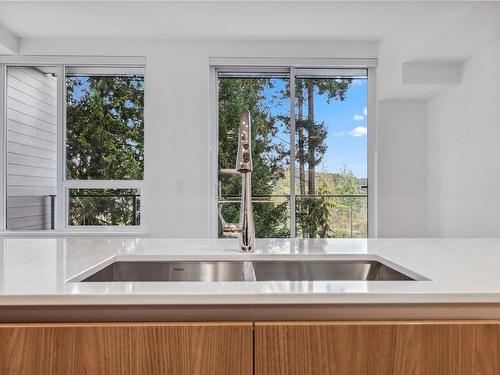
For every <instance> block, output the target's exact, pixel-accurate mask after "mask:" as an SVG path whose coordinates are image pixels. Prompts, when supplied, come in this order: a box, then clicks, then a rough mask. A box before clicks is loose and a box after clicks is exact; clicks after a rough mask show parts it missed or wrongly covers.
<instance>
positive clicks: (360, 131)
mask: <svg viewBox="0 0 500 375" xmlns="http://www.w3.org/2000/svg"><path fill="white" fill-rule="evenodd" d="M349 134H350V135H352V136H353V137H365V136H366V135H367V134H368V129H367V128H365V127H364V126H356V127H355V128H354V129H352V130H351V131H350V132H349Z"/></svg>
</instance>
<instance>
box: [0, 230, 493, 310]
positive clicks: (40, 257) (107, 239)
mask: <svg viewBox="0 0 500 375" xmlns="http://www.w3.org/2000/svg"><path fill="white" fill-rule="evenodd" d="M256 247H257V251H256V252H255V253H253V254H243V253H240V252H238V251H236V250H235V249H236V248H237V241H236V240H232V239H231V240H225V239H224V240H183V239H182V240H181V239H151V238H140V239H136V238H131V237H117V236H94V237H89V236H68V237H59V238H47V237H43V238H12V237H1V236H0V305H113V304H127V305H130V304H141V305H142V304H157V305H164V304H167V305H168V304H188V305H189V304H350V303H356V304H357V303H367V304H373V303H500V239H368V240H366V239H319V240H281V239H270V240H258V241H257V246H256ZM298 257H300V258H303V259H367V258H368V259H373V260H381V261H382V262H383V263H386V264H388V265H389V266H391V267H393V268H395V269H397V270H402V271H403V273H407V274H409V275H410V276H411V275H412V272H413V273H415V274H418V275H421V276H423V277H424V278H427V279H428V280H424V281H301V282H297V281H286V282H285V281H260V282H249V281H245V282H205V283H198V282H113V283H111V282H109V283H108V282H99V283H96V282H92V283H90V282H88V283H80V282H71V281H69V280H72V279H75V278H76V279H81V278H83V277H85V276H87V275H90V274H92V273H93V272H95V271H97V270H99V269H101V268H103V267H105V266H106V265H108V264H111V263H112V262H114V261H116V260H156V259H157V260H170V259H172V260H174V259H176V260H194V259H203V260H240V259H245V260H250V259H273V260H280V259H297V258H298ZM408 271H410V272H408Z"/></svg>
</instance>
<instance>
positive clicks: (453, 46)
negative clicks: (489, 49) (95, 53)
mask: <svg viewBox="0 0 500 375" xmlns="http://www.w3.org/2000/svg"><path fill="white" fill-rule="evenodd" d="M0 26H3V27H4V29H7V30H9V31H10V32H11V33H12V34H14V35H16V36H18V37H19V38H124V39H131V38H141V39H144V38H147V39H149V38H153V39H217V40H237V39H239V40H245V39H254V40H332V41H371V42H378V44H379V64H380V65H379V66H380V69H379V71H380V72H381V73H382V74H384V77H385V79H384V81H383V82H380V81H379V86H381V88H382V91H383V92H384V94H385V96H387V97H391V96H413V97H414V96H422V97H425V96H429V95H432V94H434V93H435V92H437V91H436V90H441V89H442V88H440V87H437V86H436V87H432V86H426V85H419V86H415V85H413V86H411V85H410V86H408V85H407V86H405V85H402V84H401V64H402V63H404V62H407V61H419V60H425V61H432V60H436V61H437V60H439V61H443V60H445V61H450V60H451V61H461V60H464V59H465V58H467V57H468V56H469V55H470V54H472V53H474V52H475V51H476V50H478V49H479V48H481V47H483V46H485V45H486V44H488V43H491V42H492V41H494V40H497V39H499V38H500V2H481V1H471V2H467V1H456V2H449V1H448V2H435V1H415V2H410V1H389V2H376V1H365V2H359V1H350V2H339V1H332V0H325V1H281V0H269V1H260V2H256V1H254V2H247V1H216V2H209V1H198V2H192V1H189V0H183V1H175V2H173V1H165V0H163V1H152V2H139V1H118V0H115V1H106V2H103V1H86V2H78V1H74V0H66V1H58V2H47V1H41V0H39V1H32V2H26V1H3V0H0ZM0 31H1V29H0ZM0 36H1V35H0ZM0 53H1V52H0ZM384 85H386V86H387V87H384Z"/></svg>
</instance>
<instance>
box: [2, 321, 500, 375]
mask: <svg viewBox="0 0 500 375" xmlns="http://www.w3.org/2000/svg"><path fill="white" fill-rule="evenodd" d="M254 366H255V368H254ZM254 371H255V374H256V375H499V374H500V322H498V321H443V322H441V321H411V322H410V321H407V322H395V321H387V322H354V321H353V322H256V323H252V322H241V323H120V324H118V323H103V324H95V323H86V324H62V323H60V324H59V323H58V324H0V374H1V375H59V374H60V375H70V374H71V375H79V374H86V375H115V374H119V375H128V374H130V375H184V374H186V375H187V374H189V375H198V374H200V375H226V374H228V375H251V374H254Z"/></svg>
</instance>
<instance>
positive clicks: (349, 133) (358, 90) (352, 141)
mask: <svg viewBox="0 0 500 375" xmlns="http://www.w3.org/2000/svg"><path fill="white" fill-rule="evenodd" d="M272 83H273V85H274V87H273V88H272V89H266V90H264V92H263V94H264V96H265V97H266V99H265V100H264V102H266V104H267V105H270V111H271V113H273V114H277V113H280V114H285V113H286V115H288V114H289V104H288V101H286V103H285V102H284V100H280V101H279V102H276V100H274V101H272V100H271V97H272V96H273V95H274V96H278V97H279V94H278V92H279V90H282V89H283V88H284V81H283V80H280V79H272ZM367 97H368V87H367V80H366V79H357V80H354V81H353V83H352V85H351V86H350V87H349V89H348V91H347V95H346V98H345V100H343V101H340V100H332V101H331V102H330V103H328V102H327V98H326V96H325V95H319V94H317V95H315V97H314V111H315V121H316V122H324V123H325V125H326V127H327V129H328V135H327V138H326V144H327V146H328V147H327V151H326V153H325V156H324V157H323V160H322V162H321V163H320V165H318V166H317V168H316V170H317V171H318V172H322V171H326V172H333V173H338V172H340V171H341V170H342V169H343V168H344V167H345V168H347V169H350V170H351V171H352V172H353V174H354V175H355V176H356V177H358V178H366V177H367V173H368V172H367V147H368V144H367ZM271 103H272V104H271ZM278 136H279V137H280V138H281V139H285V140H288V134H286V135H285V134H279V135H278Z"/></svg>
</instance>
